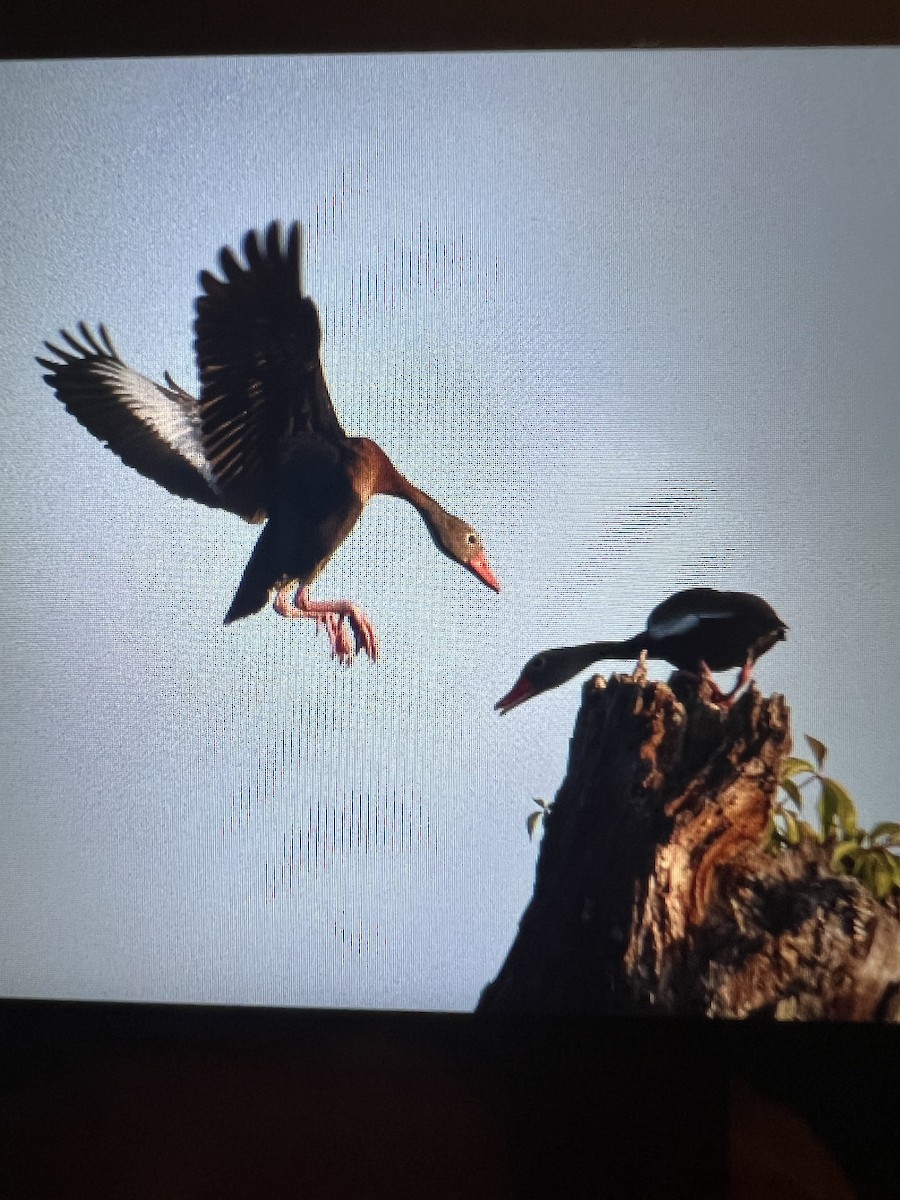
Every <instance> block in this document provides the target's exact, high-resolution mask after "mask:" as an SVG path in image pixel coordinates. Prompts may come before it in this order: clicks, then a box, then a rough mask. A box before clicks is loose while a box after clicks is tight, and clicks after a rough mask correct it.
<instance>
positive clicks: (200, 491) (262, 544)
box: [37, 222, 500, 664]
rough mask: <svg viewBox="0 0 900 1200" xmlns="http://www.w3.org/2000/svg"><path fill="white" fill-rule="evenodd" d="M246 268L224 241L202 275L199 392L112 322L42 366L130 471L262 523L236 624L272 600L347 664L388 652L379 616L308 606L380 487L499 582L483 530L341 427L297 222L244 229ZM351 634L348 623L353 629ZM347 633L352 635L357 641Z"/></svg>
mask: <svg viewBox="0 0 900 1200" xmlns="http://www.w3.org/2000/svg"><path fill="white" fill-rule="evenodd" d="M243 250H244V257H245V259H246V263H242V262H240V261H239V260H238V258H237V257H236V256H235V254H234V253H233V252H232V251H231V250H230V249H229V248H228V247H227V246H226V247H225V248H224V249H223V250H222V251H221V253H220V256H219V257H220V262H221V269H222V273H223V275H224V279H219V278H218V277H217V276H215V275H212V274H210V272H208V271H203V272H201V274H200V286H201V288H202V295H200V296H199V297H198V299H197V302H196V311H197V318H196V321H195V324H194V332H195V340H194V349H195V352H196V356H197V365H198V369H199V375H200V396H199V398H195V397H194V396H192V395H190V394H189V393H188V392H186V391H184V389H183V388H181V387H179V386H178V384H176V383H175V381H174V380H173V379H172V378H171V376H170V375H169V374H168V372H167V373H166V375H165V380H166V385H165V386H163V385H162V384H158V383H154V382H152V381H151V380H149V379H146V378H145V377H144V376H142V375H139V374H137V372H135V371H132V370H131V369H130V368H129V367H127V366H126V365H125V363H124V362H123V361H122V359H121V358H120V357H119V355H118V353H117V351H116V349H115V347H114V346H113V343H112V341H111V339H110V337H109V334H108V333H107V331H106V329H105V328H104V326H102V325H101V326H100V327H99V334H98V335H95V334H94V333H93V332H92V331H91V330H90V329H89V328H88V327H87V325H85V324H84V322H81V324H80V325H79V331H80V334H81V339H82V340H81V341H79V340H78V338H76V337H73V336H72V335H71V334H70V333H68V332H66V331H65V330H63V331H62V332H61V336H62V338H63V339H64V340H65V342H66V343H67V345H68V347H69V348H68V349H61V348H60V347H57V346H55V345H53V344H52V343H50V342H46V343H45V345H46V346H47V349H48V350H49V351H50V353H51V354H53V355H54V356H55V359H52V360H51V359H45V358H39V359H38V360H37V361H38V362H39V363H40V364H41V366H43V367H45V368H46V369H47V370H48V372H49V374H47V375H45V376H44V378H45V379H46V380H47V382H48V383H49V384H50V386H51V387H52V388H53V389H54V390H55V392H56V394H57V396H58V397H59V399H60V400H61V401H62V402H63V404H64V405H65V406H66V408H67V409H68V411H69V412H70V413H71V414H72V415H73V416H74V417H75V418H76V419H77V420H78V421H79V422H80V423H81V424H82V425H84V427H85V428H86V429H87V430H89V431H90V432H91V433H92V434H93V435H94V436H95V437H97V438H99V439H100V440H101V441H102V442H104V443H105V444H106V445H108V446H109V448H110V449H111V450H113V451H114V452H115V453H116V454H117V455H118V456H119V457H120V458H121V459H122V460H123V462H125V463H126V464H127V465H128V466H130V467H133V468H134V469H135V470H137V471H139V472H140V473H141V474H142V475H145V476H147V478H149V479H152V480H153V481H154V482H156V483H158V484H161V485H162V486H163V487H164V488H166V489H167V490H168V491H170V492H173V493H174V494H175V495H176V496H183V497H185V498H186V499H189V500H195V501H197V502H198V503H200V504H206V505H209V506H210V507H212V508H222V509H226V510H228V511H229V512H232V513H235V514H237V516H239V517H243V518H244V520H246V521H249V522H252V523H259V522H262V521H266V522H267V523H266V526H265V528H264V529H263V531H262V533H261V535H260V537H259V539H258V541H257V543H256V546H255V548H254V550H253V553H252V554H251V556H250V559H249V561H248V563H247V566H246V568H245V570H244V574H243V577H242V579H241V581H240V583H239V585H238V589H237V592H236V594H235V597H234V600H233V601H232V603H231V607H230V608H229V610H228V612H227V614H226V616H225V624H226V625H227V624H229V623H230V622H231V621H237V620H239V619H240V618H241V617H246V616H249V615H250V614H252V613H255V612H259V610H260V609H262V608H263V607H264V606H265V605H266V603H267V602H268V601H269V599H270V598H271V596H272V594H273V592H274V593H275V601H274V608H275V610H276V612H278V613H280V614H281V615H282V616H284V617H309V618H311V619H313V620H314V621H315V622H316V624H317V625H321V626H322V627H323V628H324V629H325V630H326V632H327V634H328V637H329V640H330V642H331V646H332V650H333V653H334V655H335V656H336V657H337V658H338V659H339V661H340V662H342V663H347V664H349V663H350V662H352V661H353V658H354V656H355V654H356V652H357V651H358V650H363V651H365V653H367V654H368V655H369V656H370V658H372V659H376V658H377V657H378V638H377V635H376V633H375V629H374V627H373V625H372V622H371V621H370V620H369V618H368V617H367V616H366V615H365V613H364V612H363V611H362V610H361V609H360V608H359V607H358V606H357V605H355V604H353V603H351V602H350V601H347V600H312V599H310V596H309V588H310V585H311V584H312V583H313V581H314V580H315V579H316V578H317V577H318V576H319V574H320V573H321V572H322V570H323V569H324V567H325V565H326V563H327V562H328V561H329V559H330V558H331V556H332V555H333V554H334V552H335V551H336V550H337V548H338V547H339V546H340V544H341V543H342V542H343V541H344V539H345V538H346V537H347V535H348V534H349V533H350V531H351V529H352V528H353V527H354V525H355V524H356V522H357V521H358V520H359V517H360V515H361V513H362V511H363V509H364V508H365V506H366V504H367V503H368V501H369V500H370V499H371V498H372V496H375V495H379V494H380V495H387V496H397V497H399V498H400V499H402V500H407V501H409V503H410V504H412V505H413V506H414V507H415V508H416V509H417V510H418V512H419V513H420V515H421V516H422V519H423V520H424V522H425V525H426V526H427V528H428V532H429V533H430V534H431V537H432V539H433V540H434V543H435V545H436V546H437V548H438V549H439V550H440V551H441V552H442V553H443V554H445V555H447V557H448V558H451V559H453V560H454V561H455V562H457V563H459V564H460V565H461V566H463V567H465V568H466V569H467V570H468V571H471V572H472V574H473V575H475V576H477V578H478V579H480V580H481V581H482V583H484V584H486V585H487V586H488V587H490V588H493V590H494V591H496V592H499V591H500V584H499V583H498V581H497V578H496V576H495V575H494V573H493V571H492V570H491V567H490V565H489V563H488V558H487V554H486V552H485V549H484V546H483V545H482V542H481V538H480V536H479V535H478V533H477V532H476V530H474V529H473V528H472V526H471V525H468V524H467V523H466V522H465V521H461V520H460V519H459V518H458V517H454V516H452V515H451V514H450V513H449V512H447V511H446V510H445V509H444V508H442V507H441V505H440V504H438V502H437V501H436V500H433V499H432V498H431V496H429V495H427V494H426V493H425V492H423V491H422V490H421V489H420V488H417V487H416V486H415V485H414V484H412V483H410V481H409V480H408V479H406V478H404V476H403V475H401V474H400V472H399V471H398V470H397V469H396V467H395V466H394V465H393V463H392V462H391V461H390V459H389V458H388V456H387V455H386V454H385V453H384V451H383V450H382V449H381V448H380V447H379V446H378V445H377V444H376V443H375V442H373V441H370V440H369V439H368V438H355V437H348V436H347V434H346V433H345V432H344V430H343V428H342V426H341V423H340V421H339V420H338V417H337V414H336V413H335V409H334V405H333V404H332V401H331V396H330V395H329V392H328V386H327V384H326V382H325V375H324V373H323V371H322V363H321V360H320V357H319V348H320V346H321V342H322V329H321V325H320V323H319V314H318V311H317V309H316V306H315V304H314V303H313V301H312V300H311V299H310V298H309V297H308V296H307V295H305V293H304V290H303V280H302V267H301V228H300V226H299V224H297V223H294V224H292V225H291V226H290V228H289V230H288V233H287V238H286V240H283V239H282V233H281V227H280V226H279V224H278V223H277V222H273V224H271V225H270V226H269V228H268V230H267V231H266V234H265V237H262V235H260V234H259V233H257V232H256V231H255V230H251V231H250V232H249V233H247V234H246V236H245V237H244V242H243ZM348 627H349V629H348ZM351 635H352V636H351Z"/></svg>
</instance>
